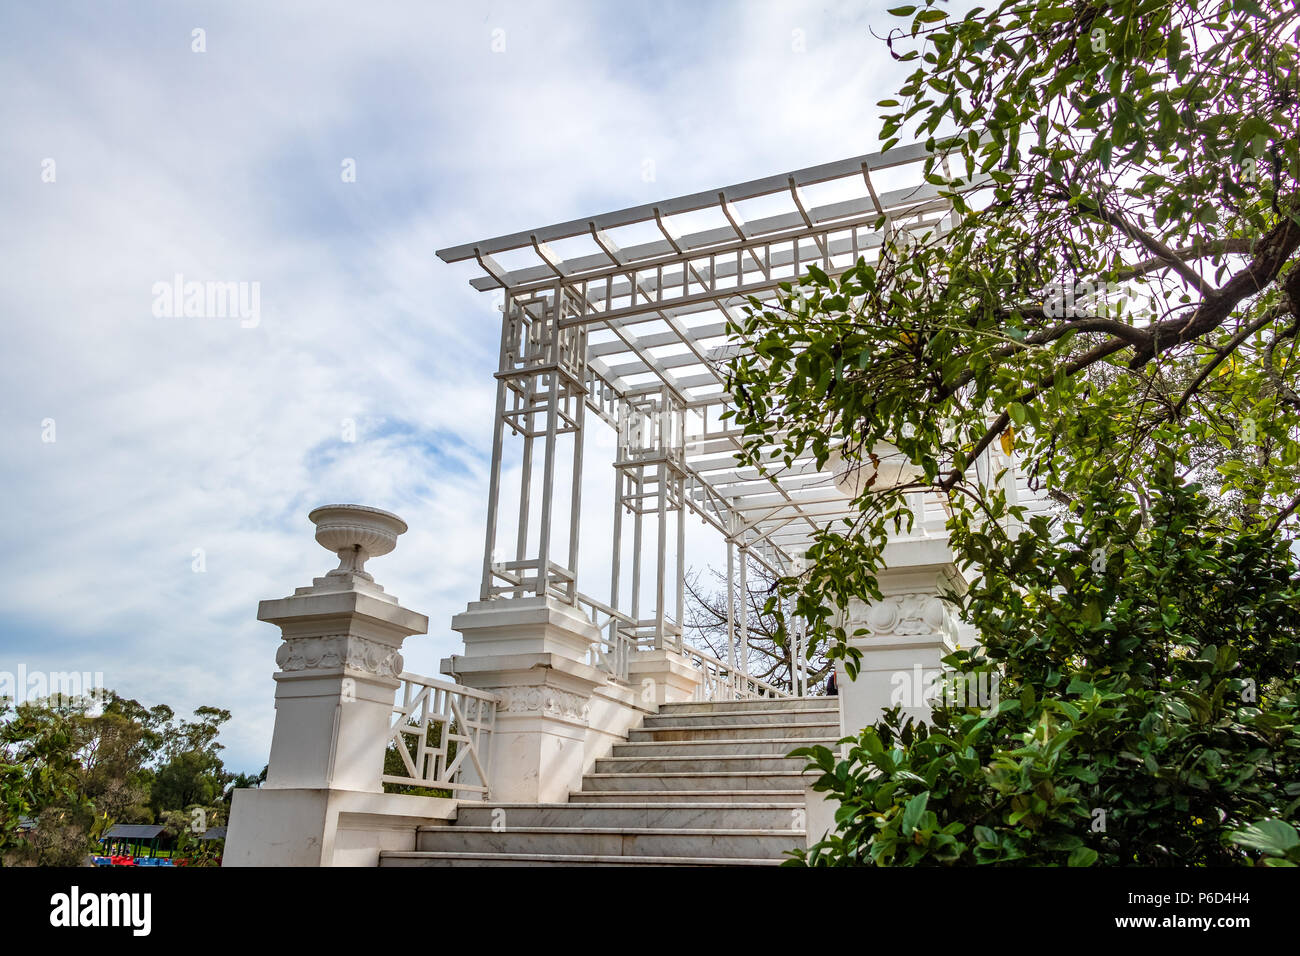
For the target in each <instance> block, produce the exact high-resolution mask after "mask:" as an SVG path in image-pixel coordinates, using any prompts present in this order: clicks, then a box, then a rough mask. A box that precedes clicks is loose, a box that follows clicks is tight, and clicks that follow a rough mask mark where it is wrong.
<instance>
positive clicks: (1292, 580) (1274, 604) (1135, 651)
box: [794, 467, 1300, 866]
mask: <svg viewBox="0 0 1300 956" xmlns="http://www.w3.org/2000/svg"><path fill="white" fill-rule="evenodd" d="M1105 479H1106V476H1105V475H1100V476H1099V480H1098V482H1097V483H1096V484H1095V486H1094V487H1095V492H1094V494H1093V496H1092V498H1091V499H1090V500H1088V501H1086V502H1083V503H1082V504H1081V507H1080V509H1079V512H1078V513H1076V514H1075V515H1074V516H1072V517H1071V518H1069V519H1067V520H1066V521H1065V523H1064V525H1063V526H1061V528H1060V530H1059V531H1057V530H1055V529H1054V528H1053V527H1052V526H1051V525H1049V522H1048V520H1047V519H1046V518H1043V517H1038V518H1034V519H1033V520H1032V521H1030V523H1029V525H1028V527H1027V528H1025V529H1024V530H1023V531H1022V532H1021V534H1020V535H1019V537H1018V538H1016V539H1015V544H1016V546H1015V547H1014V548H1009V549H1008V548H1000V547H992V546H990V545H986V542H985V541H982V540H981V532H980V531H978V530H971V529H967V530H965V531H961V530H958V531H957V532H955V534H956V535H957V536H960V537H962V538H963V539H964V540H961V541H958V542H956V545H957V546H958V547H961V548H965V549H968V551H969V552H970V553H975V554H978V555H979V556H980V559H981V563H982V573H981V574H980V576H979V577H978V578H977V580H976V581H975V582H974V584H973V586H972V589H971V591H970V592H968V594H966V595H965V597H964V598H963V599H961V604H962V606H963V608H962V609H963V613H964V615H965V616H966V617H967V619H968V620H970V621H972V622H973V623H974V624H975V625H976V626H977V628H978V629H979V632H980V634H981V636H982V640H983V649H982V651H959V652H958V653H956V654H954V655H952V656H951V657H949V658H947V659H946V663H947V664H948V665H949V666H951V667H953V668H955V669H957V670H959V671H971V670H978V669H981V668H989V667H994V668H996V669H997V670H998V671H999V672H1000V674H1001V683H1000V692H1001V693H1000V696H1001V700H1000V703H999V704H998V706H997V709H996V713H994V714H991V715H988V716H985V715H983V714H981V713H980V712H979V711H978V710H977V709H975V708H970V707H960V706H949V705H945V704H943V703H942V702H941V703H939V704H938V705H937V706H936V708H935V710H934V712H933V717H932V719H931V720H930V721H929V722H928V725H927V724H917V723H913V722H912V721H910V720H907V721H904V720H903V719H902V718H901V715H900V713H899V711H898V710H894V711H891V712H889V713H887V714H886V715H885V716H884V718H883V719H882V720H880V721H879V722H877V723H876V724H875V725H873V726H871V727H868V728H866V729H865V730H863V731H862V733H861V735H860V736H859V737H858V738H857V739H856V740H853V741H852V745H851V747H850V749H849V752H848V758H847V759H846V760H842V761H837V760H836V757H835V755H834V754H832V753H831V751H829V750H827V749H826V748H824V747H815V748H805V749H802V750H799V751H795V752H796V753H799V754H802V755H806V756H808V757H809V758H810V760H811V761H812V764H813V765H814V766H816V767H818V768H820V769H821V770H822V771H823V775H822V776H821V778H820V779H819V780H818V781H817V783H816V785H815V789H818V790H821V791H825V792H829V793H831V794H834V796H835V797H836V798H837V799H838V800H839V801H840V804H841V805H840V808H839V811H838V813H837V815H836V822H837V824H838V827H839V829H838V832H837V833H835V834H833V835H832V836H830V837H829V838H827V839H826V840H824V841H822V842H821V843H819V844H817V845H816V846H815V847H812V848H811V849H810V850H809V851H808V852H807V853H800V854H798V860H796V861H794V862H803V863H806V864H808V865H815V866H830V865H854V864H868V865H869V864H876V865H953V864H983V863H1012V864H1033V865H1071V866H1088V865H1092V864H1101V865H1112V866H1113V865H1225V864H1240V863H1246V862H1250V861H1251V860H1252V856H1251V854H1250V853H1249V852H1248V851H1251V850H1254V851H1259V852H1260V853H1262V854H1264V857H1265V862H1269V863H1276V862H1278V861H1284V862H1285V861H1294V860H1295V859H1296V857H1297V850H1296V843H1295V842H1288V839H1287V838H1286V836H1285V834H1286V830H1283V829H1282V828H1283V827H1286V828H1287V829H1288V830H1290V832H1291V833H1292V834H1294V832H1295V831H1294V829H1291V828H1290V827H1289V824H1288V821H1289V822H1294V821H1295V820H1296V811H1297V806H1298V805H1300V729H1298V728H1300V720H1297V686H1296V657H1297V648H1298V647H1300V640H1298V637H1300V568H1298V567H1297V562H1296V558H1295V556H1294V555H1293V554H1292V553H1291V551H1290V550H1289V549H1288V547H1287V544H1286V542H1285V541H1282V540H1279V539H1278V538H1276V537H1274V536H1272V535H1270V534H1268V533H1267V532H1265V531H1251V530H1242V529H1241V527H1240V526H1233V525H1231V524H1228V525H1220V524H1219V523H1217V520H1216V519H1214V518H1212V517H1211V515H1212V509H1211V508H1210V507H1209V502H1207V500H1206V499H1205V498H1204V497H1203V496H1202V495H1201V493H1200V490H1199V488H1197V487H1196V486H1194V485H1184V484H1182V483H1181V482H1180V481H1179V479H1178V478H1176V477H1175V475H1174V473H1173V469H1172V467H1169V468H1165V469H1163V470H1162V471H1161V473H1160V474H1158V475H1157V476H1155V481H1154V484H1153V493H1154V495H1153V501H1152V504H1151V509H1150V513H1149V515H1147V521H1146V522H1145V523H1144V522H1142V521H1140V520H1137V517H1136V515H1135V513H1134V510H1133V508H1132V502H1131V501H1128V500H1126V499H1124V498H1123V497H1122V496H1119V495H1116V494H1115V493H1114V491H1113V490H1112V489H1111V488H1109V487H1108V485H1107V482H1106V480H1105Z"/></svg>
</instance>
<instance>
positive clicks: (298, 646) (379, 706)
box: [257, 579, 429, 793]
mask: <svg viewBox="0 0 1300 956" xmlns="http://www.w3.org/2000/svg"><path fill="white" fill-rule="evenodd" d="M318 581H323V583H322V584H318V585H314V586H313V587H310V588H299V589H298V592H297V593H296V594H294V595H293V596H292V597H287V598H281V599H280V600H276V601H263V602H262V603H261V605H260V606H259V608H258V614H257V617H258V620H260V621H266V622H268V623H270V624H275V625H277V626H278V627H279V628H280V632H281V636H282V637H283V638H284V643H283V644H281V645H280V649H279V651H278V653H277V654H276V657H275V660H276V663H277V664H279V666H280V670H279V671H278V672H277V673H276V674H275V675H274V679H275V682H276V688H275V710H276V714H275V731H274V734H273V736H272V738H271V760H270V765H269V767H268V768H267V775H266V787H267V788H272V789H274V788H287V787H307V788H317V787H337V788H340V789H344V790H359V791H369V792H372V793H380V792H382V790H383V787H382V786H381V785H380V781H379V778H380V776H381V774H382V773H383V765H384V752H383V748H382V747H377V746H376V741H382V740H385V739H387V737H388V728H389V726H390V724H391V722H392V714H393V698H394V695H395V694H396V692H397V688H398V687H399V686H400V682H399V681H398V676H399V675H400V674H401V673H402V666H403V665H402V655H401V647H402V641H403V640H404V639H405V638H407V637H409V636H410V635H412V634H423V633H425V631H427V630H428V626H429V619H428V618H427V617H425V616H424V615H423V614H417V613H416V612H414V611H410V610H407V609H406V608H404V607H401V606H400V605H398V603H397V601H396V600H395V599H394V598H392V597H391V596H389V595H386V594H383V593H382V591H378V590H377V589H376V586H375V585H369V584H367V583H366V582H363V581H353V582H350V583H349V586H346V587H342V588H339V589H337V590H335V589H333V588H331V587H329V584H330V582H329V580H328V579H318Z"/></svg>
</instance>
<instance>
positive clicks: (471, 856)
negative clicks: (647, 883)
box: [379, 850, 782, 867]
mask: <svg viewBox="0 0 1300 956" xmlns="http://www.w3.org/2000/svg"><path fill="white" fill-rule="evenodd" d="M781 862H782V861H781V860H779V859H770V860H762V859H760V860H743V859H727V858H725V857H723V858H714V859H710V858H708V857H685V856H564V855H558V854H550V853H421V852H419V851H415V852H410V851H406V852H403V851H397V850H385V851H383V852H381V853H380V854H379V865H380V866H383V867H389V866H620V865H622V866H780V865H781Z"/></svg>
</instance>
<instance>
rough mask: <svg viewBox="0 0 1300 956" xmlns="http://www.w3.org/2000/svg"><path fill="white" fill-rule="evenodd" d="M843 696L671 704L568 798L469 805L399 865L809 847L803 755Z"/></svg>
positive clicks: (828, 741)
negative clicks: (797, 753) (794, 753)
mask: <svg viewBox="0 0 1300 956" xmlns="http://www.w3.org/2000/svg"><path fill="white" fill-rule="evenodd" d="M838 737H839V699H838V698H836V697H804V698H782V699H772V700H744V701H718V702H712V703H698V702H695V703H682V704H665V705H664V706H663V707H661V708H660V710H659V713H658V714H655V715H653V716H650V717H647V718H646V719H645V721H644V723H643V725H642V726H641V727H639V728H635V729H633V730H631V731H630V732H629V734H628V740H627V742H626V743H619V744H615V746H614V749H613V752H612V753H611V754H610V756H608V757H605V758H602V759H599V760H597V761H596V765H595V767H594V768H593V770H592V772H591V773H589V774H587V775H586V776H585V777H584V778H583V781H582V789H580V790H578V791H575V792H573V793H571V794H570V795H569V800H568V802H567V803H549V804H520V803H494V802H491V801H488V802H485V803H482V804H462V805H461V806H460V808H459V810H458V812H457V818H456V820H455V822H454V823H451V824H448V825H442V826H428V827H421V828H420V829H419V831H418V833H417V836H416V849H415V850H414V851H407V852H398V851H386V852H384V853H381V854H380V859H379V865H380V866H384V867H390V866H609V865H619V864H622V865H634V866H757V865H776V864H779V863H781V862H782V861H783V860H785V859H787V857H786V855H785V851H786V850H790V849H793V848H794V847H796V846H803V845H804V841H805V831H804V813H803V808H804V792H803V791H804V783H805V780H806V777H805V775H804V773H803V767H804V766H805V764H806V761H805V760H804V759H803V758H801V757H799V758H790V757H787V756H786V754H788V753H789V751H791V750H793V749H794V748H796V747H805V746H810V745H812V744H816V743H820V744H823V745H825V746H833V744H834V742H835V740H836V739H838Z"/></svg>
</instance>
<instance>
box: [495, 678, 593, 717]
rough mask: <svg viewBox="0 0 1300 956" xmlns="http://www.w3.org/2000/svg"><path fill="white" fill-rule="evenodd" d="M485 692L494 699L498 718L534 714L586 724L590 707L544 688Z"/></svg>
mask: <svg viewBox="0 0 1300 956" xmlns="http://www.w3.org/2000/svg"><path fill="white" fill-rule="evenodd" d="M488 692H489V693H492V694H496V695H497V713H498V714H502V713H506V714H537V715H539V716H542V717H555V718H562V719H564V720H573V721H578V722H580V723H584V724H585V723H586V722H587V715H588V711H589V709H590V704H589V703H588V701H587V699H586V698H585V697H583V696H581V695H579V694H573V693H570V692H569V691H564V690H557V689H556V688H554V687H546V686H532V687H492V688H489V689H488Z"/></svg>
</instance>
